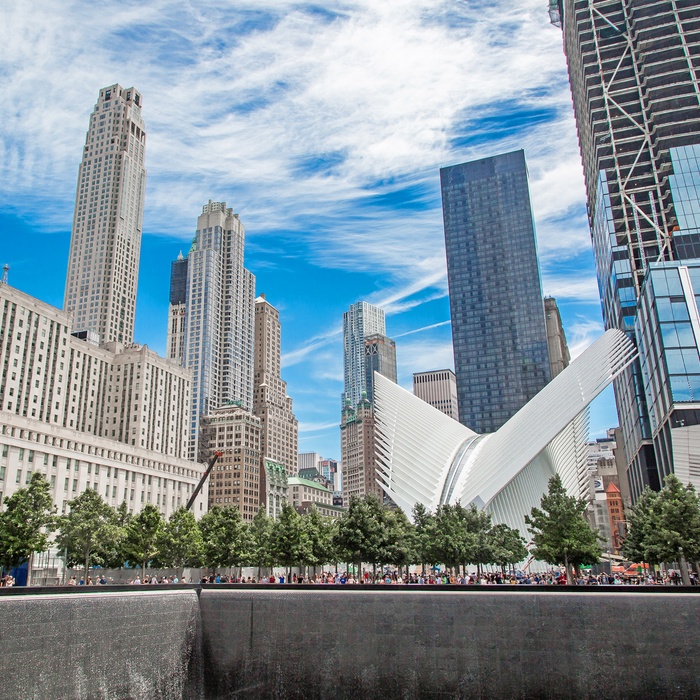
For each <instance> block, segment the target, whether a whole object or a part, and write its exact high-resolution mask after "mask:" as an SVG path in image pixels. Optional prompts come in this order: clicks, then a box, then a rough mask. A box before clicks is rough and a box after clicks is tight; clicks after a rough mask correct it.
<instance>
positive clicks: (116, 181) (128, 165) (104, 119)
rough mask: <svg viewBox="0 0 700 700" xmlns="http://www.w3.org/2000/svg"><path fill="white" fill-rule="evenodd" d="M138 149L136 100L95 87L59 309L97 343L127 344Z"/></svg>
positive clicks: (138, 199) (139, 206)
mask: <svg viewBox="0 0 700 700" xmlns="http://www.w3.org/2000/svg"><path fill="white" fill-rule="evenodd" d="M145 149H146V132H145V131H144V124H143V119H142V118H141V94H140V93H139V92H138V91H137V90H135V89H134V88H128V89H124V88H122V87H121V85H111V86H110V87H106V88H102V89H101V90H100V95H99V97H98V98H97V104H96V105H95V109H94V110H93V112H92V115H91V116H90V125H89V127H88V132H87V137H86V138H85V146H84V148H83V158H82V161H81V163H80V167H79V169H78V187H77V192H76V196H75V213H74V215H73V230H72V233H71V241H70V253H69V256H68V273H67V275H66V291H65V295H64V299H63V308H64V309H65V310H66V311H67V312H69V313H71V314H73V327H72V330H74V331H75V330H77V331H84V330H90V331H95V332H96V333H97V334H98V335H99V339H100V342H103V343H105V342H109V341H111V340H116V341H118V342H120V343H127V344H128V343H131V342H133V340H134V316H135V313H136V288H137V285H138V276H139V258H140V255H141V227H142V222H143V205H144V196H145V192H146V169H145V168H144V154H145Z"/></svg>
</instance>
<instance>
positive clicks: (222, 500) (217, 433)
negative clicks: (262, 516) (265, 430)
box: [202, 403, 260, 522]
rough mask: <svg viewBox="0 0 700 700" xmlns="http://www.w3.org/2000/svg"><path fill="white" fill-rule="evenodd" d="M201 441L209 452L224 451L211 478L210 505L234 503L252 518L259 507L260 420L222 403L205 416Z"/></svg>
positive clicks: (238, 407)
mask: <svg viewBox="0 0 700 700" xmlns="http://www.w3.org/2000/svg"><path fill="white" fill-rule="evenodd" d="M202 441H203V443H204V445H205V446H206V449H207V450H208V452H209V454H213V453H214V452H215V451H218V452H222V453H223V454H222V456H221V457H219V459H218V461H217V462H216V464H215V465H214V468H213V470H212V472H211V474H210V477H209V507H210V508H211V507H212V506H222V507H223V506H234V507H236V508H238V509H239V510H240V512H241V517H242V518H243V520H245V521H248V522H249V521H251V520H252V519H253V518H254V517H255V514H256V513H257V512H258V508H259V507H260V497H259V491H260V419H259V418H257V417H256V416H254V415H253V414H252V413H250V412H248V411H246V410H245V409H243V408H241V407H240V406H237V405H236V404H233V403H231V404H227V405H225V406H221V407H220V408H216V409H214V410H213V411H212V412H211V413H210V414H209V415H207V416H202Z"/></svg>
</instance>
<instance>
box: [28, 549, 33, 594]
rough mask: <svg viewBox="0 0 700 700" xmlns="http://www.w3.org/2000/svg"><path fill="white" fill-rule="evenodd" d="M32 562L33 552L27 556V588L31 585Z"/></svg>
mask: <svg viewBox="0 0 700 700" xmlns="http://www.w3.org/2000/svg"><path fill="white" fill-rule="evenodd" d="M33 561H34V552H32V553H31V554H30V555H29V561H28V562H27V588H29V586H31V585H32V562H33Z"/></svg>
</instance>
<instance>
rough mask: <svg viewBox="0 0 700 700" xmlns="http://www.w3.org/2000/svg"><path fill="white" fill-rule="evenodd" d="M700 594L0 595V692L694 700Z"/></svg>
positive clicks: (537, 590)
mask: <svg viewBox="0 0 700 700" xmlns="http://www.w3.org/2000/svg"><path fill="white" fill-rule="evenodd" d="M699 588H700V587H692V588H688V589H684V588H680V587H678V588H674V587H660V588H654V587H639V588H635V587H630V588H627V587H620V586H617V587H610V588H607V587H590V588H586V587H578V588H577V587H563V586H562V587H556V586H542V587H537V586H463V587H462V586H437V587H432V586H430V587H428V586H423V587H402V586H397V587H391V586H345V587H343V586H290V585H287V586H276V585H273V586H261V585H253V586H242V585H210V586H207V585H204V586H199V585H198V586H183V585H180V584H178V585H173V586H139V587H134V586H123V587H122V586H103V587H95V588H86V587H79V588H76V587H67V588H63V589H55V588H48V589H43V590H42V589H34V588H32V589H19V588H17V589H11V588H10V589H2V590H1V592H0V620H2V623H3V647H2V654H0V687H1V688H2V690H3V692H4V695H5V697H10V698H30V699H33V700H44V699H47V698H52V699H53V698H61V699H62V700H69V699H73V698H75V699H76V700H83V699H84V698H90V699H92V698H95V699H97V698H99V699H100V700H112V699H114V700H117V699H119V700H124V699H125V698H139V699H140V698H149V700H153V699H156V700H160V699H163V700H166V699H167V700H177V699H181V700H195V699H200V700H203V699H207V700H215V699H216V700H218V699H222V698H234V697H243V696H244V697H246V698H286V699H290V700H292V699H294V698H304V699H307V698H311V699H314V698H319V699H320V698H332V699H333V700H338V699H343V698H348V699H350V698H352V699H353V700H354V699H355V698H358V697H366V698H374V697H380V696H381V697H385V696H391V697H397V698H402V699H407V700H408V699H412V698H416V699H418V698H465V699H466V698H470V699H471V698H483V699H486V698H488V699H489V700H500V699H503V700H506V699H508V700H511V699H512V698H523V699H525V698H527V699H530V698H532V699H540V698H551V699H552V700H560V699H567V698H571V699H572V700H573V699H574V698H575V699H577V700H578V699H581V698H584V699H586V698H590V699H591V700H593V699H595V700H599V699H600V698H615V699H617V700H626V699H630V700H632V699H634V700H637V698H639V699H640V700H641V698H644V700H649V698H655V697H663V698H664V700H668V699H678V700H680V699H681V698H683V699H684V700H685V698H690V697H700V676H699V675H698V673H697V660H696V657H697V652H696V651H695V648H694V647H695V643H694V636H695V632H696V630H697V626H698V623H699V622H700V597H698V593H700V590H699Z"/></svg>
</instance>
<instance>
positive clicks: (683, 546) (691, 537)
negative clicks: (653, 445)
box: [651, 474, 700, 586]
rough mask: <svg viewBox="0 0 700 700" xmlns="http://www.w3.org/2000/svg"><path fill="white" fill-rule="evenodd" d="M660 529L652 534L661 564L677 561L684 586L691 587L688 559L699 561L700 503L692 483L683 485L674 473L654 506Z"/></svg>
mask: <svg viewBox="0 0 700 700" xmlns="http://www.w3.org/2000/svg"><path fill="white" fill-rule="evenodd" d="M654 510H655V512H656V514H657V517H658V521H657V522H658V525H659V526H658V527H657V528H656V529H655V530H654V531H653V532H652V534H651V543H652V546H655V550H656V551H657V552H658V556H659V558H660V560H661V561H665V562H674V561H677V562H678V564H679V566H680V570H681V576H682V578H683V583H684V584H685V585H686V586H689V585H690V577H689V576H688V563H687V560H688V559H690V560H691V561H696V560H698V559H700V501H698V495H697V493H696V492H695V488H694V487H693V485H692V484H688V485H687V486H683V484H682V483H681V481H680V480H679V479H678V477H677V476H675V475H674V474H670V475H669V476H667V477H666V480H665V482H664V487H663V489H661V491H660V492H659V496H658V498H657V499H656V501H655V503H654Z"/></svg>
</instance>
